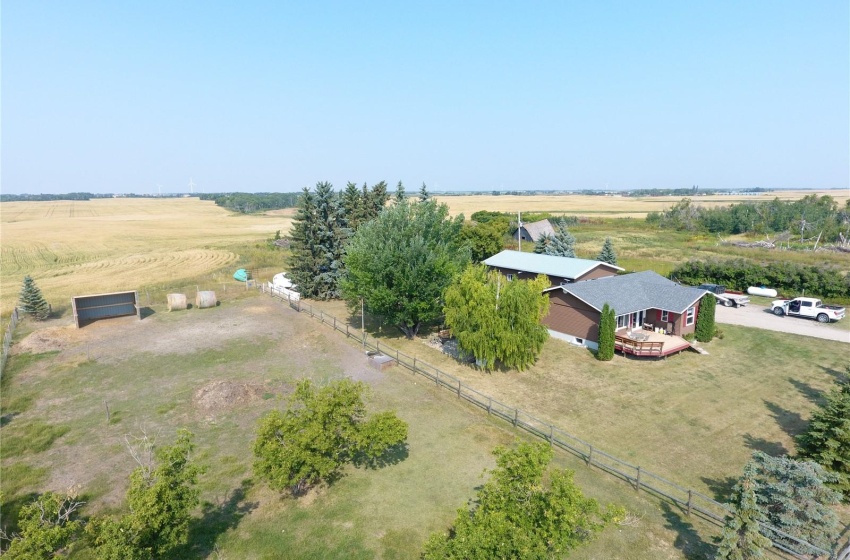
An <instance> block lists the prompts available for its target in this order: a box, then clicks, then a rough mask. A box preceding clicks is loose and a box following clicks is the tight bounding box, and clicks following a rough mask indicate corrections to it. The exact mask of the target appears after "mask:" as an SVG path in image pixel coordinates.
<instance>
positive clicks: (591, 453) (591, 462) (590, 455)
mask: <svg viewBox="0 0 850 560" xmlns="http://www.w3.org/2000/svg"><path fill="white" fill-rule="evenodd" d="M588 447H590V452H589V453H588V454H587V465H588V466H590V465H592V464H593V446H592V445H590V444H588Z"/></svg>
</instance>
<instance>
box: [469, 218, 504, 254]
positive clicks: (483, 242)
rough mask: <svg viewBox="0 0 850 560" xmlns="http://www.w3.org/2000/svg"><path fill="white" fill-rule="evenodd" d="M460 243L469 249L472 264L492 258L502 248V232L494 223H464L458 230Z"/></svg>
mask: <svg viewBox="0 0 850 560" xmlns="http://www.w3.org/2000/svg"><path fill="white" fill-rule="evenodd" d="M460 239H461V242H462V243H463V244H464V245H466V246H467V247H469V252H470V255H469V256H470V258H471V259H472V262H474V263H478V262H481V261H483V260H484V259H486V258H489V257H492V256H493V255H495V254H496V253H498V252H499V251H501V250H502V249H503V248H504V244H503V243H502V232H501V231H499V227H498V225H497V224H496V223H484V224H472V223H465V224H463V228H461V230H460Z"/></svg>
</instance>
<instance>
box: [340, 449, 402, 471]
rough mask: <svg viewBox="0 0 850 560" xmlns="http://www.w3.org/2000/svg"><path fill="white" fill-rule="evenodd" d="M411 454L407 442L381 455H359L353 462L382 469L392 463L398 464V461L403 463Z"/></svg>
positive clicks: (357, 465) (356, 465)
mask: <svg viewBox="0 0 850 560" xmlns="http://www.w3.org/2000/svg"><path fill="white" fill-rule="evenodd" d="M409 454H410V449H409V447H408V445H407V443H406V442H405V443H401V444H399V445H394V446H392V447H390V448H389V449H387V451H386V452H385V453H384V454H383V455H381V456H380V457H367V456H365V455H362V454H361V455H358V456H356V457H354V458H353V459H352V463H353V464H354V466H355V467H362V468H366V469H381V468H384V467H388V466H390V465H397V464H398V463H401V462H402V461H404V460H405V459H407V457H408V455H409Z"/></svg>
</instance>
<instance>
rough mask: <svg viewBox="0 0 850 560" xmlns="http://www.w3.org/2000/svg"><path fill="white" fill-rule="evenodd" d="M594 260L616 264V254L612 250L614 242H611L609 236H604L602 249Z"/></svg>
mask: <svg viewBox="0 0 850 560" xmlns="http://www.w3.org/2000/svg"><path fill="white" fill-rule="evenodd" d="M596 260H597V261H602V262H606V263H608V264H613V265H614V266H617V254H616V253H615V252H614V244H613V243H611V238H610V237H606V238H605V243H603V244H602V250H601V251H599V255H597V257H596Z"/></svg>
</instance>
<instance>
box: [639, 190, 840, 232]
mask: <svg viewBox="0 0 850 560" xmlns="http://www.w3.org/2000/svg"><path fill="white" fill-rule="evenodd" d="M646 221H647V222H649V223H651V224H654V225H657V226H659V227H661V228H666V229H675V230H679V231H706V232H710V233H726V234H739V233H754V234H769V233H780V232H789V233H790V234H792V235H794V237H799V240H800V242H801V243H802V242H804V241H805V240H807V239H814V238H817V237H820V239H821V241H822V242H832V241H835V240H837V239H839V234H842V235H843V236H844V237H845V238H846V237H848V235H850V201H848V202H847V203H846V204H845V205H844V207H843V208H840V207H839V205H838V203H837V202H836V201H835V200H834V199H833V198H832V197H831V196H828V195H824V196H818V195H816V194H811V195H808V196H805V197H803V198H801V199H799V200H793V201H786V200H779V199H778V198H775V199H773V200H771V201H767V202H758V201H753V202H740V203H737V204H730V205H729V206H720V207H717V208H706V207H703V206H700V205H699V204H695V203H694V202H693V201H692V200H691V199H689V198H685V199H682V200H681V201H679V202H677V203H676V204H675V205H673V206H672V207H671V208H669V209H667V210H664V211H663V212H650V213H649V214H648V215H647V217H646Z"/></svg>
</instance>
